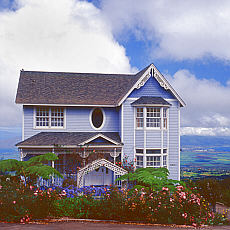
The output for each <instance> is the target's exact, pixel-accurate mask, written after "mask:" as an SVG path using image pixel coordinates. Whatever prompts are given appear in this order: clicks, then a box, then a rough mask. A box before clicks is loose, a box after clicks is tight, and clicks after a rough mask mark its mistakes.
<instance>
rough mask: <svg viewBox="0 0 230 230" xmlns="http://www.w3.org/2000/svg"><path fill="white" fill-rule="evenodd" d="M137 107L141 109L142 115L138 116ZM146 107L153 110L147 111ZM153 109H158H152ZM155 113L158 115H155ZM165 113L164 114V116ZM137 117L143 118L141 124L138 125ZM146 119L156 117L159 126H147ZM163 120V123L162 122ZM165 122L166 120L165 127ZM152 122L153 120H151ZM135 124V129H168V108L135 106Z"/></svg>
mask: <svg viewBox="0 0 230 230" xmlns="http://www.w3.org/2000/svg"><path fill="white" fill-rule="evenodd" d="M139 109H142V110H143V112H142V114H143V116H142V117H141V116H138V115H139V113H140V112H139V111H138V110H139ZM148 109H152V110H153V112H152V114H151V112H148ZM155 109H159V110H160V111H157V112H156V111H154V110H155ZM164 111H165V112H164ZM156 113H158V115H160V116H156ZM165 115H166V116H165ZM138 119H143V122H142V124H143V126H139V125H138ZM148 119H153V120H154V119H158V124H159V127H147V124H148V123H149V122H147V120H148ZM162 121H163V123H162ZM165 122H166V127H165V125H164V124H165ZM153 123H154V121H153ZM135 124H136V129H146V130H161V129H164V130H167V129H168V108H167V107H160V106H146V107H136V108H135Z"/></svg>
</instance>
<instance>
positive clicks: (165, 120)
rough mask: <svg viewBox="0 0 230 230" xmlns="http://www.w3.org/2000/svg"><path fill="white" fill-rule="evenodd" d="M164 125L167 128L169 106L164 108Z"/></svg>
mask: <svg viewBox="0 0 230 230" xmlns="http://www.w3.org/2000/svg"><path fill="white" fill-rule="evenodd" d="M163 126H164V129H167V108H163Z"/></svg>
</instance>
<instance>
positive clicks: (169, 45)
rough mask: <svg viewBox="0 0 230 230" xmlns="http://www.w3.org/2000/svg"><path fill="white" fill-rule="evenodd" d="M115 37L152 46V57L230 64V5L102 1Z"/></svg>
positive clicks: (210, 0) (190, 0)
mask: <svg viewBox="0 0 230 230" xmlns="http://www.w3.org/2000/svg"><path fill="white" fill-rule="evenodd" d="M102 9H103V13H104V14H105V16H106V18H107V20H109V21H110V22H111V24H112V25H113V31H114V33H115V34H117V35H118V37H119V36H122V37H123V38H124V39H125V38H126V37H127V31H130V32H132V33H133V34H134V35H135V36H136V38H137V39H140V40H145V41H149V42H150V43H152V56H153V57H163V58H165V57H166V58H172V59H174V60H175V59H176V60H184V59H200V58H203V57H207V56H212V57H214V58H217V59H221V60H224V61H229V60H230V52H229V48H228V47H229V40H230V1H229V0H222V1H221V3H220V1H218V0H202V1H200V0H187V1H183V0H174V1H171V0H160V1H152V0H145V1H139V0H125V1H124V0H116V1H114V0H102Z"/></svg>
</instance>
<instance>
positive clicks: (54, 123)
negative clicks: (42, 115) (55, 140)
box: [51, 107, 64, 127]
mask: <svg viewBox="0 0 230 230" xmlns="http://www.w3.org/2000/svg"><path fill="white" fill-rule="evenodd" d="M63 124H64V108H59V107H53V108H51V127H63V126H64V125H63Z"/></svg>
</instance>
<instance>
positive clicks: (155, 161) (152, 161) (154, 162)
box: [146, 156, 161, 166]
mask: <svg viewBox="0 0 230 230" xmlns="http://www.w3.org/2000/svg"><path fill="white" fill-rule="evenodd" d="M160 165H161V157H160V156H147V157H146V166H160Z"/></svg>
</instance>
